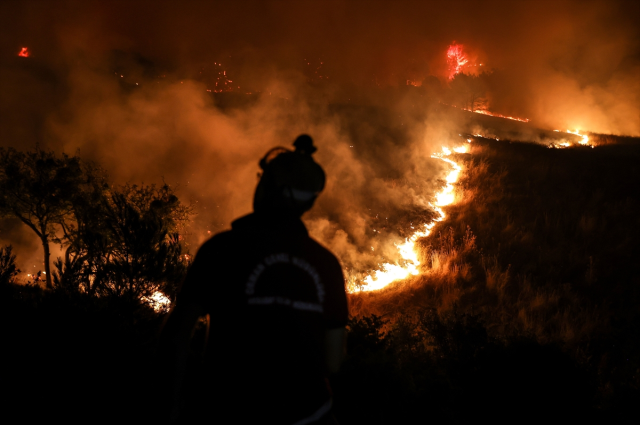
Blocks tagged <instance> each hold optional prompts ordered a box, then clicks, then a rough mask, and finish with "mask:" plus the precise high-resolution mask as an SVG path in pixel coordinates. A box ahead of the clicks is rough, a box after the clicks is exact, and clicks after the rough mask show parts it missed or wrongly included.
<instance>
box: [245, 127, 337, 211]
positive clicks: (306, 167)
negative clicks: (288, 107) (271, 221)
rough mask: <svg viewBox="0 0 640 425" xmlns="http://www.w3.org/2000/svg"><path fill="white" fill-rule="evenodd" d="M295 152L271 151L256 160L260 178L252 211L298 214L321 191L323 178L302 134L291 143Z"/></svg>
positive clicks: (287, 150)
mask: <svg viewBox="0 0 640 425" xmlns="http://www.w3.org/2000/svg"><path fill="white" fill-rule="evenodd" d="M293 146H295V151H291V150H289V149H286V148H282V147H278V148H273V149H271V150H270V151H269V152H267V154H266V155H265V156H264V157H263V158H262V159H261V160H260V168H262V175H261V176H260V181H259V182H258V187H257V188H256V193H255V196H254V198H253V209H254V211H256V212H273V213H282V214H295V215H298V216H300V215H302V214H303V213H304V212H305V211H308V210H309V209H310V208H311V207H312V206H313V203H314V201H315V200H316V197H317V196H318V195H319V194H320V192H321V191H322V189H324V182H325V175H324V171H323V170H322V167H320V165H318V164H317V163H316V162H315V161H314V160H313V158H312V157H311V155H312V154H313V153H314V152H315V151H316V148H315V146H313V140H312V139H311V137H309V136H307V135H306V134H303V135H301V136H298V138H297V139H296V140H295V142H294V143H293Z"/></svg>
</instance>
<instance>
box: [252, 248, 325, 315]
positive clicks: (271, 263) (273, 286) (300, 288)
mask: <svg viewBox="0 0 640 425" xmlns="http://www.w3.org/2000/svg"><path fill="white" fill-rule="evenodd" d="M245 294H246V295H247V296H248V299H247V302H248V303H249V304H250V305H273V306H276V305H277V306H285V307H290V308H293V309H296V310H303V311H313V312H318V313H322V311H323V307H322V305H323V302H324V297H325V292H324V285H323V284H322V280H321V279H320V275H319V273H318V271H317V270H316V268H315V267H314V266H312V265H311V264H309V262H308V261H306V260H304V259H302V258H299V257H295V256H292V255H290V254H288V253H284V252H283V253H276V254H270V255H268V256H266V257H264V258H263V259H262V260H260V261H259V262H258V264H256V266H255V267H254V269H253V271H252V272H251V274H249V278H248V279H247V281H246V283H245Z"/></svg>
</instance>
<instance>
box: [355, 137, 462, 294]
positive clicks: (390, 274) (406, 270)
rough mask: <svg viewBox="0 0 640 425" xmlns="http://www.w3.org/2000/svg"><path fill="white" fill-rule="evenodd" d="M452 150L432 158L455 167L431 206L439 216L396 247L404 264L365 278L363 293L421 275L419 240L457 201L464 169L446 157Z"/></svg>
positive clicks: (385, 266) (388, 266)
mask: <svg viewBox="0 0 640 425" xmlns="http://www.w3.org/2000/svg"><path fill="white" fill-rule="evenodd" d="M453 150H454V151H455V152H457V153H464V152H467V151H468V145H467V146H465V145H462V146H459V147H455V148H453ZM451 153H452V152H451V150H450V149H449V148H447V147H445V146H443V147H442V153H436V154H433V155H431V158H435V159H439V160H442V161H445V162H447V163H449V164H451V166H452V167H453V170H451V171H450V172H449V174H448V175H447V178H446V181H447V185H446V186H445V187H444V188H443V189H442V190H441V191H440V192H439V193H437V194H436V202H435V204H431V206H432V207H433V208H434V209H435V210H436V211H437V212H438V214H439V216H438V217H437V218H435V219H434V220H433V221H432V222H431V223H426V224H425V225H424V230H418V231H417V232H415V233H414V234H413V235H412V236H411V237H410V238H407V239H406V240H405V242H404V243H403V244H400V245H396V247H397V248H398V253H399V254H400V256H401V257H402V260H403V264H404V265H400V264H393V263H385V264H382V265H381V268H382V270H378V271H375V272H373V273H372V274H370V275H368V276H367V277H365V278H364V281H363V283H364V284H365V285H364V286H362V287H361V289H360V290H361V291H376V290H378V289H382V288H384V287H385V286H387V285H389V284H390V283H391V282H394V281H396V280H400V279H405V278H407V277H409V275H413V276H415V275H417V274H418V273H419V269H418V267H419V266H420V260H418V254H417V253H416V251H415V243H416V241H417V240H418V239H419V238H424V237H426V236H429V234H430V233H431V230H432V229H433V227H434V226H435V225H436V223H437V222H439V221H442V220H444V219H445V217H446V215H445V213H444V211H443V210H442V207H444V206H447V205H450V204H452V203H453V202H454V201H455V194H454V193H453V189H454V187H453V185H454V183H456V182H457V181H458V178H459V177H460V172H461V171H462V167H461V166H460V165H458V164H457V163H456V162H454V161H452V160H451V159H449V158H444V157H445V156H449V155H451Z"/></svg>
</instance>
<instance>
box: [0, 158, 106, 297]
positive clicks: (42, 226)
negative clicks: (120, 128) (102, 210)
mask: <svg viewBox="0 0 640 425" xmlns="http://www.w3.org/2000/svg"><path fill="white" fill-rule="evenodd" d="M101 183H102V182H101V176H100V173H98V172H97V169H95V168H94V167H93V166H91V165H90V164H84V163H82V162H81V160H80V158H79V157H78V156H71V157H70V156H68V155H67V154H64V153H63V154H62V155H60V156H58V155H56V154H55V153H54V152H48V151H45V150H42V149H40V148H35V149H33V150H30V151H26V152H20V151H17V150H15V149H12V148H8V149H5V148H0V215H4V216H14V217H17V218H18V219H20V220H21V221H22V222H23V223H25V224H26V225H27V226H28V227H29V228H30V229H31V230H33V231H34V232H35V233H36V235H38V237H39V238H40V241H41V242H42V246H43V250H44V269H45V273H46V275H45V280H46V285H47V287H49V288H51V287H52V279H51V273H50V272H51V270H50V264H49V263H50V259H49V257H50V251H49V249H50V246H49V244H50V243H51V242H61V239H60V237H59V236H58V235H57V231H58V227H60V228H62V230H63V231H64V233H65V237H66V233H67V232H66V229H67V228H70V227H72V226H73V225H72V224H71V221H72V220H73V216H74V209H75V208H77V206H78V205H79V204H83V203H87V202H89V200H88V199H86V197H87V194H88V193H91V192H96V191H98V192H99V191H100V190H101Z"/></svg>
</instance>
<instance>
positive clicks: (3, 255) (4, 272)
mask: <svg viewBox="0 0 640 425" xmlns="http://www.w3.org/2000/svg"><path fill="white" fill-rule="evenodd" d="M12 251H13V248H12V247H11V245H7V246H5V247H4V248H0V285H6V284H9V283H14V278H15V277H16V275H17V274H18V273H20V269H18V268H17V267H16V256H15V255H14V254H13V252H12Z"/></svg>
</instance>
